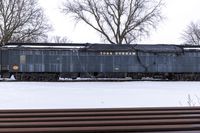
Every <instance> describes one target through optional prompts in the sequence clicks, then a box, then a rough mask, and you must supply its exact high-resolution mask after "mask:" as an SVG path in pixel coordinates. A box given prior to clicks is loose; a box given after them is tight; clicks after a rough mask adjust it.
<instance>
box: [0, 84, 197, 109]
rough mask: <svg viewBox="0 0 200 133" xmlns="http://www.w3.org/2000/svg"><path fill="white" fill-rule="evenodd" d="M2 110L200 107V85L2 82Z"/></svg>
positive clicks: (0, 105) (0, 104) (0, 88)
mask: <svg viewBox="0 0 200 133" xmlns="http://www.w3.org/2000/svg"><path fill="white" fill-rule="evenodd" d="M0 94H1V95H0V109H48V108H51V109H54V108H112V107H115V108H119V107H164V106H165V107H166V106H170V107H172V106H188V103H187V102H188V99H189V98H188V97H190V98H191V99H192V102H193V103H194V104H196V105H198V104H199V102H198V101H199V98H198V97H200V82H162V81H128V82H0Z"/></svg>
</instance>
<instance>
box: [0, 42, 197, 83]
mask: <svg viewBox="0 0 200 133" xmlns="http://www.w3.org/2000/svg"><path fill="white" fill-rule="evenodd" d="M0 62H1V63H0V64H1V66H0V71H1V77H2V78H10V77H11V76H12V75H13V76H14V77H15V79H16V80H25V81H35V80H37V81H56V80H59V78H72V79H76V78H79V77H80V78H94V79H98V78H126V77H130V78H132V79H136V80H140V79H143V78H156V79H166V80H200V47H198V46H183V45H167V44H158V45H152V44H151V45H150V44H149V45H144V44H143V45H142V44H141V45H137V44H133V45H128V44H124V45H115V44H71V43H69V44H52V43H45V44H44V43H34V44H31V43H9V44H6V45H4V46H2V47H1V50H0Z"/></svg>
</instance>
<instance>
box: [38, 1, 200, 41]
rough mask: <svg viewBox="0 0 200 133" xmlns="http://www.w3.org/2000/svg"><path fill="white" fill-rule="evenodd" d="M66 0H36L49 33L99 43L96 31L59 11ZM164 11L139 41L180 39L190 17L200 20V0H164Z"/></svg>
mask: <svg viewBox="0 0 200 133" xmlns="http://www.w3.org/2000/svg"><path fill="white" fill-rule="evenodd" d="M63 1H65V0H48V1H47V0H39V2H40V4H41V6H42V7H43V8H44V10H45V13H46V15H47V17H48V19H49V20H50V23H51V24H52V25H53V27H54V31H53V32H52V33H51V34H52V35H59V36H67V37H68V38H69V39H70V40H71V41H72V42H74V43H76V42H77V43H87V42H88V43H99V42H100V41H101V39H100V38H99V34H98V33H97V32H96V31H94V30H93V29H91V28H90V27H89V26H87V25H86V24H84V23H79V24H78V25H76V26H75V25H74V21H73V19H72V18H69V17H67V16H65V15H63V14H62V13H60V9H59V7H61V5H62V2H63ZM165 1H166V2H165V3H166V5H165V8H164V9H163V14H164V16H165V17H166V19H165V20H164V21H163V22H162V23H160V25H159V27H158V29H157V30H153V31H152V32H151V33H152V34H151V36H150V37H148V38H145V39H144V40H143V41H142V42H140V43H156V44H158V43H172V44H179V43H182V40H181V33H183V31H184V29H185V28H186V25H188V24H189V23H190V22H191V21H194V22H197V21H200V0H165Z"/></svg>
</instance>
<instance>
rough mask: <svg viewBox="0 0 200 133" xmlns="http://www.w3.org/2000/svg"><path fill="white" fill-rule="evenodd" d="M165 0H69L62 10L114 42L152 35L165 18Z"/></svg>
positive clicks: (130, 40)
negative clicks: (163, 8) (162, 12)
mask: <svg viewBox="0 0 200 133" xmlns="http://www.w3.org/2000/svg"><path fill="white" fill-rule="evenodd" d="M163 5H164V3H163V1H162V0H159V1H156V0H73V1H72V0H67V1H66V2H65V3H64V4H63V12H64V13H65V14H71V15H72V16H73V17H74V18H75V20H76V22H79V21H84V22H85V23H86V24H88V25H89V26H91V27H92V28H93V29H95V30H96V31H98V32H99V33H100V34H101V37H102V38H103V39H104V41H108V42H109V43H114V44H123V43H131V42H134V41H137V40H139V39H141V37H142V36H146V35H149V33H150V30H151V29H152V28H156V27H157V25H158V23H159V22H160V21H161V20H162V18H163V17H162V15H161V9H162V7H163Z"/></svg>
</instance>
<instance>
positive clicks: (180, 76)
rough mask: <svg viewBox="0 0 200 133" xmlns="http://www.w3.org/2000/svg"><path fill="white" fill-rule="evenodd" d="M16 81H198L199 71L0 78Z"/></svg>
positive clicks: (97, 73) (47, 74) (59, 74)
mask: <svg viewBox="0 0 200 133" xmlns="http://www.w3.org/2000/svg"><path fill="white" fill-rule="evenodd" d="M12 75H13V76H14V78H15V79H16V80H17V81H58V80H59V79H60V78H62V79H73V80H75V79H77V78H79V79H85V78H87V79H95V80H98V79H102V78H103V79H105V80H106V79H115V80H117V79H125V78H129V79H132V80H148V79H150V80H166V81H200V73H124V72H120V73H99V72H92V73H91V72H90V73H78V72H73V73H8V72H5V73H2V74H1V78H11V76H12Z"/></svg>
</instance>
